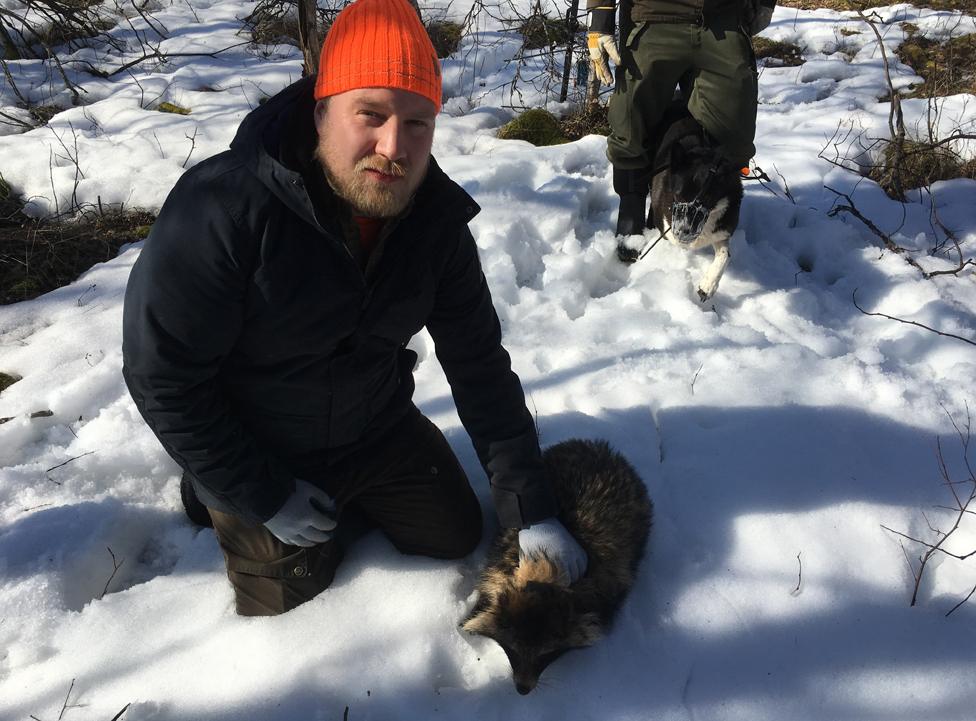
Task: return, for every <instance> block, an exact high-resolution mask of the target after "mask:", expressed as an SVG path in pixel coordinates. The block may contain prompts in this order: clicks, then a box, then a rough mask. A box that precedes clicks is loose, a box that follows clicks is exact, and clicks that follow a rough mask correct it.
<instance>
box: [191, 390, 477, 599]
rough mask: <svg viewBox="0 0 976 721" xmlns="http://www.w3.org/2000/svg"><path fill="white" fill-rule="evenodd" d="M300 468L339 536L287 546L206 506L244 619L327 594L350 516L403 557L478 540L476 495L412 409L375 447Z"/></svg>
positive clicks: (438, 553)
mask: <svg viewBox="0 0 976 721" xmlns="http://www.w3.org/2000/svg"><path fill="white" fill-rule="evenodd" d="M301 472H302V475H303V476H304V477H305V478H307V479H309V480H311V481H313V482H315V483H316V485H320V486H322V487H324V488H325V489H326V490H327V491H328V493H329V495H331V496H332V497H333V498H334V499H335V501H336V506H337V509H338V519H339V531H338V533H339V537H338V538H336V539H334V540H331V541H328V542H326V543H321V544H318V545H316V546H312V547H310V548H299V547H298V546H290V545H287V544H285V543H282V542H281V541H279V540H278V539H277V538H275V537H274V536H273V535H271V533H270V532H269V531H268V530H267V529H266V528H265V527H264V526H261V525H256V524H253V523H249V522H248V521H245V520H244V519H242V518H238V517H237V516H233V515H230V514H228V513H221V512H220V511H216V510H214V509H210V517H211V518H212V519H213V525H214V530H215V531H216V533H217V540H218V541H219V543H220V547H221V550H222V551H223V553H224V560H225V561H226V564H227V577H228V578H229V579H230V582H231V585H232V586H233V587H234V595H235V597H236V605H237V613H238V614H240V615H242V616H274V615H277V614H280V613H284V612H285V611H289V610H291V609H293V608H295V607H296V606H298V605H300V604H302V603H305V602H306V601H309V600H311V599H312V598H314V597H315V596H316V595H317V594H319V593H321V592H322V591H324V590H325V589H326V588H328V587H329V585H330V584H331V583H332V580H333V577H334V576H335V572H336V569H337V568H338V566H339V564H340V562H341V561H342V557H343V550H342V546H343V545H345V544H344V543H343V540H342V531H343V530H344V529H345V528H346V527H347V521H348V519H349V518H350V517H355V518H356V519H358V520H357V522H358V523H365V524H366V525H367V526H368V527H371V528H378V529H379V530H381V531H382V532H383V533H384V534H385V535H386V536H387V538H389V539H390V541H391V542H392V543H393V545H394V546H395V547H396V549H397V550H398V551H400V552H401V553H405V554H416V555H423V556H430V557H432V558H461V557H463V556H466V555H467V554H469V553H471V551H473V550H474V548H475V547H476V546H477V545H478V542H479V540H480V539H481V530H482V529H481V507H480V506H479V504H478V499H477V497H476V496H475V494H474V491H473V490H472V489H471V486H470V485H469V484H468V479H467V477H466V476H465V473H464V471H463V470H462V468H461V465H460V463H458V460H457V458H456V457H455V456H454V452H453V451H452V450H451V447H450V446H449V445H448V443H447V440H446V439H445V438H444V436H443V434H441V432H440V430H438V429H437V427H436V426H435V425H434V424H433V423H431V422H430V421H429V420H428V419H427V418H425V417H424V416H423V415H421V413H420V412H419V411H418V410H416V409H413V411H412V412H411V413H409V414H408V415H407V416H406V417H405V418H404V419H403V420H402V421H400V422H399V423H398V424H397V425H395V426H394V427H393V429H392V430H391V431H390V432H389V433H388V434H387V435H386V436H385V437H384V438H382V439H381V440H380V441H378V442H377V443H376V444H375V445H374V446H371V447H368V448H366V449H363V450H362V451H359V452H357V453H355V454H353V455H351V456H348V457H346V458H344V459H343V460H342V461H340V462H339V463H337V464H334V465H328V466H323V467H321V468H316V467H313V466H309V467H308V468H303V469H301Z"/></svg>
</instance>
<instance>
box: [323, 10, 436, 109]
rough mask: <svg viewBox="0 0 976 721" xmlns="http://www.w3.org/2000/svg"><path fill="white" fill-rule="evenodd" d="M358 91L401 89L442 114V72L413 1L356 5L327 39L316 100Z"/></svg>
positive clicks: (335, 24) (339, 18)
mask: <svg viewBox="0 0 976 721" xmlns="http://www.w3.org/2000/svg"><path fill="white" fill-rule="evenodd" d="M357 88H399V89H401V90H409V91H410V92H413V93H417V94H418V95H423V96H424V97H425V98H429V99H430V100H431V102H433V103H434V105H435V106H436V107H437V110H438V112H440V109H441V68H440V63H439V62H438V60H437V53H436V52H435V51H434V46H433V45H432V44H431V42H430V38H429V37H428V35H427V31H426V30H425V29H424V26H423V24H422V23H421V22H420V18H419V17H418V15H417V11H416V10H414V9H413V7H411V5H410V3H408V2H407V0H356V2H354V3H352V4H351V5H347V6H346V8H345V9H344V10H343V11H342V12H341V13H339V15H338V16H337V17H336V19H335V22H333V23H332V27H331V28H330V29H329V34H328V35H326V36H325V42H324V43H323V45H322V54H321V56H320V57H319V74H318V78H317V79H316V81H315V99H316V100H321V99H322V98H324V97H327V96H329V95H336V94H337V93H344V92H345V91H347V90H355V89H357Z"/></svg>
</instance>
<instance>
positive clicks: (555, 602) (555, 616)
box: [462, 581, 601, 695]
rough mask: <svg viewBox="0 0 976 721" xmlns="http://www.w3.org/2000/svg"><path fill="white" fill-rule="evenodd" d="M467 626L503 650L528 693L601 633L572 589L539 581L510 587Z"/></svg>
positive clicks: (520, 689)
mask: <svg viewBox="0 0 976 721" xmlns="http://www.w3.org/2000/svg"><path fill="white" fill-rule="evenodd" d="M476 608H477V607H476ZM462 628H463V629H464V630H465V631H468V632H470V633H477V634H480V635H482V636H487V637H488V638H491V639H493V640H494V641H495V642H496V643H498V645H499V646H501V647H502V649H503V650H504V651H505V655H507V656H508V660H509V663H511V665H512V678H513V680H514V681H515V689H516V690H517V691H518V692H519V693H520V694H523V695H524V694H527V693H529V692H530V691H531V690H532V689H534V688H535V686H536V684H537V683H538V681H539V675H540V674H541V673H542V672H543V671H544V670H545V669H546V667H547V666H548V665H549V664H551V663H552V662H553V661H555V660H556V659H557V658H559V657H560V656H562V655H563V654H564V653H566V652H567V651H569V650H572V649H574V648H584V647H586V646H589V645H591V644H593V643H594V642H595V641H596V640H597V639H598V638H599V637H600V635H601V628H600V623H599V619H598V618H597V616H596V614H594V613H584V612H581V611H579V610H578V609H577V608H576V607H575V603H574V600H573V595H572V592H571V591H570V590H569V589H568V588H566V587H564V586H561V585H557V584H554V583H546V582H538V581H528V582H527V583H525V584H523V585H516V584H515V583H508V584H506V587H504V588H502V589H499V591H498V593H497V594H496V595H494V597H493V598H492V599H491V600H490V602H489V603H488V605H487V607H484V608H482V609H481V610H480V611H477V610H476V612H475V613H474V614H473V615H472V616H471V617H470V618H469V619H468V620H467V621H465V622H464V624H463V625H462Z"/></svg>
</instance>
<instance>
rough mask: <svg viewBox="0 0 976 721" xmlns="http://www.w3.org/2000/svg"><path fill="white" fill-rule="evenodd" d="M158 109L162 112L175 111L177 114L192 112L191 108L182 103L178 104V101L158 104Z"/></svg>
mask: <svg viewBox="0 0 976 721" xmlns="http://www.w3.org/2000/svg"><path fill="white" fill-rule="evenodd" d="M156 110H158V111H159V112H161V113H174V114H176V115H189V114H190V109H189V108H184V107H183V106H182V105H177V104H176V103H160V104H159V105H157V106H156Z"/></svg>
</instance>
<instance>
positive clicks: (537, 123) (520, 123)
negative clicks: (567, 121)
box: [498, 108, 568, 145]
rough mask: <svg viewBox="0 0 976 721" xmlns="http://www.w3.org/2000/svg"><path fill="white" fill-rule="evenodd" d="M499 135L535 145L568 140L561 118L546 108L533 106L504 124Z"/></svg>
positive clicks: (506, 138)
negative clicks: (560, 123)
mask: <svg viewBox="0 0 976 721" xmlns="http://www.w3.org/2000/svg"><path fill="white" fill-rule="evenodd" d="M498 137H499V138H502V139H503V140H526V141H528V142H530V143H532V144H533V145H559V144H561V143H565V142H568V138H567V137H566V136H565V135H563V132H562V128H561V127H560V125H559V120H558V119H557V118H556V116H555V115H553V114H552V113H550V112H549V111H548V110H545V109H544V108H531V109H530V110H526V111H525V112H524V113H522V114H521V115H519V116H518V117H517V118H515V119H514V120H512V121H511V122H509V123H506V124H505V125H504V126H502V128H501V130H499V131H498Z"/></svg>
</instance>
